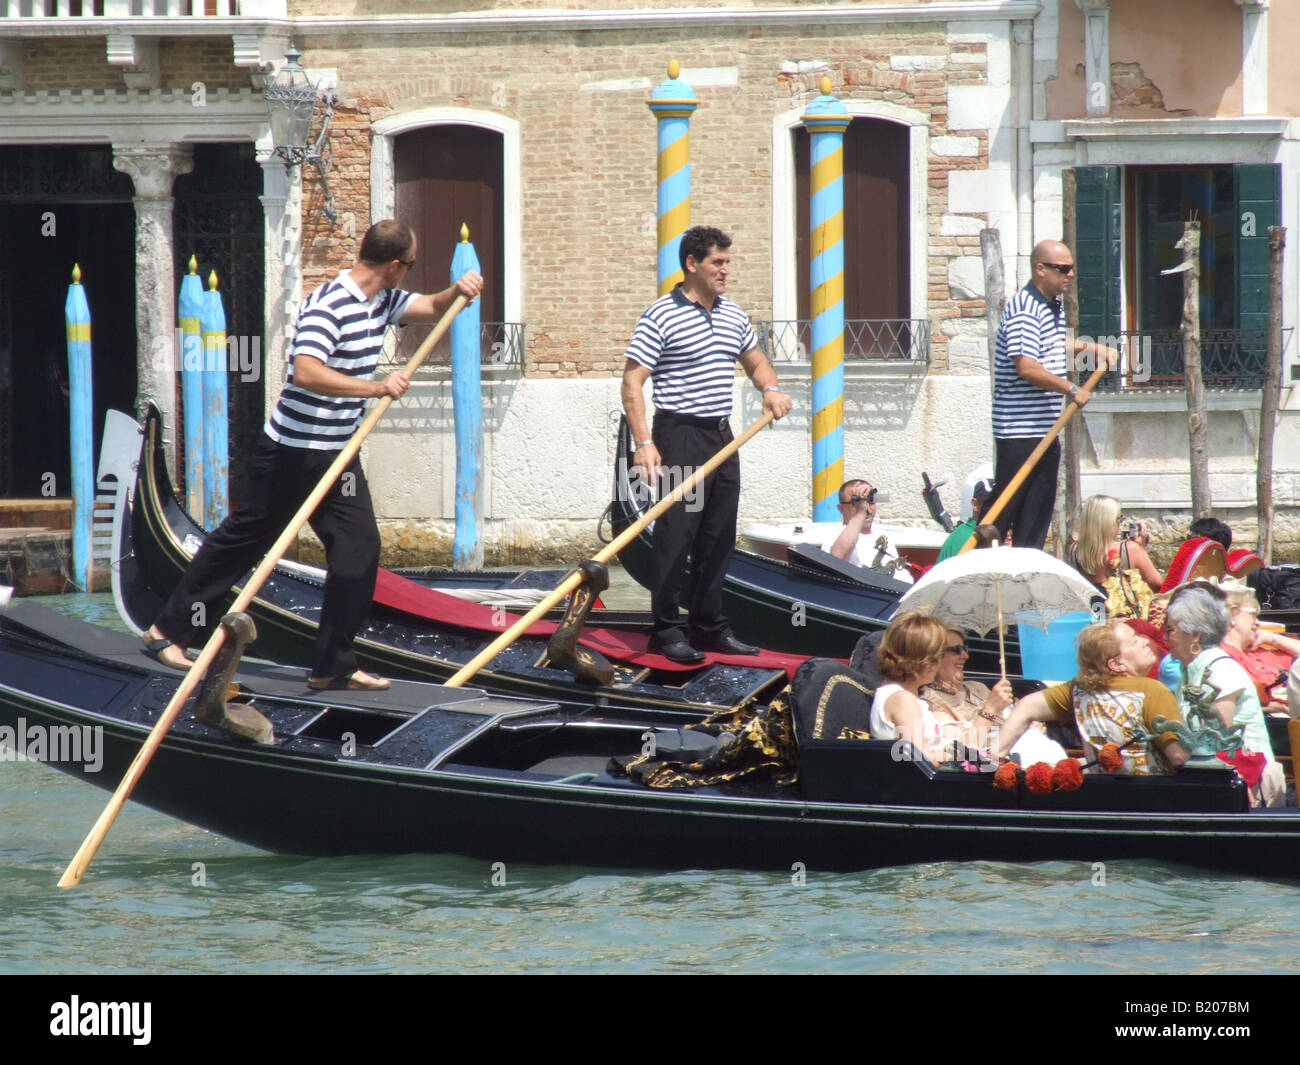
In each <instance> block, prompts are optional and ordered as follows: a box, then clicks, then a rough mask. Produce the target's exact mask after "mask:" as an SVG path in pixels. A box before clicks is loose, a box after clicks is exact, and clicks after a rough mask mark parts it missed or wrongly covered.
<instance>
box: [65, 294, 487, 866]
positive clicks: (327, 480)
mask: <svg viewBox="0 0 1300 1065" xmlns="http://www.w3.org/2000/svg"><path fill="white" fill-rule="evenodd" d="M467 302H468V300H467V299H466V298H465V297H464V296H463V295H458V296H457V297H456V298H455V299H454V300H453V301H452V304H451V306H450V307H448V308H447V311H446V313H445V314H443V316H442V318H440V319H439V320H438V324H437V325H436V326H434V327H433V332H431V333H430V334H429V335H428V337H426V338H425V341H424V343H423V344H421V345H420V346H419V348H417V349H416V352H415V354H414V355H412V356H411V359H410V361H409V362H408V363H407V364H406V367H405V369H404V370H403V372H404V373H406V374H408V375H409V374H413V373H414V372H415V371H416V370H417V369H419V367H420V365H421V364H422V363H423V362H424V360H425V359H426V358H428V356H429V352H430V351H432V350H433V348H434V345H435V344H437V343H438V341H439V340H441V339H442V337H443V334H445V333H446V332H447V330H448V329H449V328H450V326H451V320H452V319H453V318H455V317H456V315H457V314H458V313H459V312H460V309H461V308H462V307H464V306H465V304H466V303H467ZM392 403H393V397H392V396H389V395H384V396H381V397H380V398H379V400H378V402H376V403H375V405H374V406H373V407H371V409H370V413H369V414H367V415H366V417H365V420H364V421H362V423H361V425H360V426H358V428H357V431H356V432H355V433H353V434H352V439H351V440H349V441H348V442H347V445H346V446H345V447H344V448H343V450H342V451H340V452H339V455H338V458H336V459H335V460H334V462H333V464H332V465H331V466H330V468H329V469H328V470H326V471H325V475H324V476H323V477H321V479H320V481H319V482H318V483H317V485H316V487H315V488H314V489H312V493H311V495H309V496H308V497H307V501H306V502H305V503H303V505H302V506H301V507H299V508H298V513H297V514H295V515H294V516H293V520H292V521H291V522H289V525H288V526H287V527H286V528H285V530H284V532H283V533H281V534H280V538H279V539H278V540H276V542H275V543H274V544H273V545H272V546H271V550H270V551H269V552H268V553H267V555H266V558H264V559H263V560H262V564H261V565H260V566H258V567H257V569H256V570H254V571H253V576H252V577H251V578H249V581H248V583H247V584H246V585H244V590H243V591H242V592H240V593H239V595H238V596H237V597H236V599H235V601H234V603H232V604H231V607H230V610H231V612H232V613H233V612H235V611H240V610H244V609H246V608H247V606H248V604H249V603H251V602H252V601H253V596H255V595H256V594H257V593H258V590H259V589H260V588H261V587H262V584H263V583H264V582H265V581H266V578H267V577H269V576H270V575H271V571H272V570H273V569H275V564H276V563H277V562H279V561H280V557H281V556H282V555H283V554H284V553H285V552H286V551H287V550H288V549H289V547H290V545H291V544H292V543H293V541H294V539H295V538H296V537H297V535H298V532H299V531H300V530H301V529H302V527H303V525H305V524H306V523H307V519H308V518H310V517H311V515H312V511H314V510H315V509H316V507H317V506H318V505H319V504H320V501H321V500H322V499H324V498H325V494H326V493H327V492H328V491H329V490H330V488H331V487H332V486H333V484H334V482H335V481H336V480H337V479H338V477H339V474H341V473H342V472H343V470H344V468H345V467H346V466H347V464H348V463H349V462H351V461H352V459H353V457H354V456H355V455H356V453H357V452H358V451H359V450H360V449H361V443H362V441H364V440H365V438H366V437H367V436H368V435H369V433H370V430H371V429H373V428H374V427H375V425H376V424H377V423H378V421H379V419H380V418H382V417H383V416H384V413H385V412H386V411H387V410H388V408H389V407H390V406H392ZM225 638H226V634H225V630H224V628H222V627H221V626H220V625H218V626H217V629H216V631H215V632H214V633H213V634H212V636H211V637H210V638H209V639H208V642H207V643H206V644H205V645H204V647H203V650H202V652H201V653H200V654H199V657H198V659H197V660H196V661H195V662H194V664H193V665H192V666H190V669H189V672H188V673H186V674H185V677H184V679H183V680H182V681H181V683H180V687H178V688H177V689H176V694H175V695H173V696H172V699H171V702H169V703H168V704H167V706H166V708H165V709H164V710H163V712H162V716H161V717H159V718H158V723H157V724H156V725H154V727H153V731H152V732H150V733H149V736H148V738H147V739H146V740H145V741H144V746H142V747H141V748H140V751H139V753H138V754H137V755H136V756H135V760H134V761H133V762H132V763H131V767H130V768H129V769H128V770H127V771H126V775H125V776H124V777H123V778H122V783H120V784H119V785H118V786H117V790H116V791H115V792H113V797H112V798H111V799H109V800H108V805H107V806H106V807H104V812H103V813H102V814H100V815H99V820H98V821H96V822H95V824H94V827H92V828H91V830H90V833H89V835H87V836H86V838H85V840H84V841H83V842H82V844H81V848H80V850H78V851H77V853H76V854H75V855H74V856H73V858H72V861H71V862H69V863H68V867H67V869H65V870H64V871H63V876H62V877H61V878H60V879H59V887H61V888H68V887H75V886H76V885H78V884H80V883H81V878H82V877H84V876H85V875H86V870H87V869H88V868H89V867H90V863H91V861H93V860H94V857H95V852H96V851H98V850H99V847H100V844H102V843H103V842H104V837H105V836H107V835H108V830H109V829H110V828H112V827H113V822H114V821H115V820H117V815H118V814H119V813H120V812H121V810H122V807H123V806H124V805H125V804H126V800H127V799H128V798H130V796H131V792H132V791H133V790H134V788H135V786H136V784H137V782H138V781H139V779H140V777H141V776H142V775H143V774H144V771H145V768H146V767H147V766H148V765H149V761H150V759H152V758H153V755H154V752H155V751H156V750H157V749H158V745H159V744H161V743H162V741H163V737H164V736H165V735H166V734H167V730H168V729H169V728H171V727H172V722H174V721H175V720H176V718H177V716H178V715H179V714H180V712H181V708H182V707H183V706H184V705H185V701H186V700H187V699H188V698H189V697H190V695H191V694H192V693H193V691H194V689H195V688H197V687H198V685H199V681H200V680H201V679H202V678H203V674H204V673H205V672H206V671H207V668H208V666H209V664H210V663H211V662H212V660H213V659H215V658H216V657H217V652H218V651H220V650H221V645H222V643H224V642H225Z"/></svg>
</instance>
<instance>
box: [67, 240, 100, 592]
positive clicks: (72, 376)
mask: <svg viewBox="0 0 1300 1065" xmlns="http://www.w3.org/2000/svg"><path fill="white" fill-rule="evenodd" d="M63 317H64V321H65V322H66V323H67V327H68V395H69V404H68V407H69V415H70V418H69V420H70V421H71V436H72V583H73V584H75V585H76V586H77V587H78V588H80V589H82V590H83V591H87V592H88V591H90V589H91V579H92V572H91V566H92V562H91V537H92V535H93V523H94V515H95V435H94V428H95V426H94V421H95V402H94V399H95V397H94V389H93V386H92V384H91V357H90V306H89V304H87V303H86V290H85V289H84V288H82V287H81V267H80V266H79V265H77V264H73V267H72V284H71V285H69V286H68V299H67V302H66V303H64V305H63Z"/></svg>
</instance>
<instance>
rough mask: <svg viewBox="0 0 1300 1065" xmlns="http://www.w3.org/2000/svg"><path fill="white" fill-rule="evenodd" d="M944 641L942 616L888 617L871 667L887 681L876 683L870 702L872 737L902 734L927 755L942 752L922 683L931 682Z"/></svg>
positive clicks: (932, 756)
mask: <svg viewBox="0 0 1300 1065" xmlns="http://www.w3.org/2000/svg"><path fill="white" fill-rule="evenodd" d="M947 643H948V630H947V629H946V628H944V625H943V622H941V621H940V620H939V619H938V618H934V617H931V616H930V615H928V614H919V613H916V612H915V611H913V612H911V613H908V614H903V615H902V616H901V617H897V618H895V619H894V620H893V621H891V622H890V623H889V628H887V629H886V630H885V635H884V637H883V638H882V639H881V641H880V650H879V651H878V652H877V655H876V667H877V669H879V671H880V674H881V676H883V677H884V678H885V679H886V681H888V682H889V683H886V684H882V685H881V686H880V687H879V688H877V689H876V696H875V699H874V700H872V703H871V738H872V739H873V740H900V739H901V740H907V741H908V742H910V743H911V744H913V746H915V747H916V748H917V750H919V751H921V752H922V753H923V754H924V755H925V756H926V757H927V758H929V759H930V760H931V761H934V762H937V761H940V760H941V759H942V757H943V737H942V735H941V734H940V732H939V727H938V724H937V723H936V721H935V718H934V714H933V712H932V711H931V710H930V706H929V704H928V703H927V702H926V700H925V699H923V698H922V697H921V694H920V692H921V687H922V685H925V684H929V683H931V682H932V681H933V680H934V678H935V674H936V673H937V672H938V670H939V660H940V659H941V658H942V657H943V653H944V648H945V647H946V646H947Z"/></svg>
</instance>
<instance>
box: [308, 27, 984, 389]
mask: <svg viewBox="0 0 1300 1065" xmlns="http://www.w3.org/2000/svg"><path fill="white" fill-rule="evenodd" d="M615 6H630V5H627V4H621V5H615ZM432 45H433V46H432V47H431V42H430V41H429V40H422V39H418V38H414V37H379V36H376V37H375V38H374V39H371V40H367V39H366V38H365V37H364V36H361V37H359V38H358V37H352V36H349V37H348V38H347V39H346V40H334V41H331V40H327V39H322V38H316V39H314V40H313V41H311V42H310V47H309V48H308V50H307V51H306V52H305V53H304V57H303V64H304V65H305V66H308V67H313V68H320V69H327V68H334V69H336V70H337V71H338V74H339V82H340V98H341V106H340V108H339V110H338V113H337V116H336V118H335V123H334V125H333V126H332V127H331V129H332V138H333V144H334V157H335V167H336V169H335V172H334V173H332V174H331V175H330V179H329V180H330V187H331V189H332V190H333V191H334V195H335V198H336V202H337V206H338V208H339V210H340V212H344V211H351V212H353V214H354V215H355V218H356V225H357V235H358V236H359V235H360V233H361V232H362V231H363V229H364V226H365V224H368V222H369V208H370V188H369V176H370V159H369V154H368V151H369V137H368V129H369V126H370V124H371V123H373V122H375V121H378V120H380V119H383V118H387V117H390V116H392V115H395V114H400V113H403V112H408V111H414V110H418V109H421V108H427V107H435V106H439V107H447V106H457V105H459V106H465V107H470V108H475V109H481V110H492V111H497V112H500V113H502V114H505V115H508V116H509V117H511V118H513V119H515V120H517V121H518V122H519V124H520V130H521V153H522V190H523V235H522V249H521V254H522V258H523V262H522V266H523V279H524V280H523V284H524V288H525V298H524V316H525V319H526V322H527V325H528V351H527V361H528V373H529V374H530V375H542V376H557V377H575V376H601V375H608V374H611V373H617V372H621V369H622V364H623V350H624V347H625V345H626V342H627V339H628V336H629V335H630V333H631V330H632V327H633V325H634V323H635V321H636V318H637V316H638V314H639V313H640V312H641V310H642V309H643V308H644V306H645V305H646V304H647V303H648V302H649V301H650V300H652V299H653V298H654V295H655V226H654V212H655V186H656V175H655V151H656V147H655V123H654V119H653V117H652V116H651V114H650V112H649V110H648V109H647V107H646V105H645V100H646V98H647V96H648V95H649V90H648V89H647V88H644V87H641V88H621V89H602V88H600V87H599V83H603V82H616V81H625V80H626V79H632V78H642V79H647V80H648V83H649V86H650V87H653V86H654V85H655V84H657V83H658V82H660V81H662V80H663V79H664V78H665V77H666V74H665V68H666V64H667V61H668V59H670V58H674V57H675V58H677V59H678V60H679V61H680V62H681V64H682V66H683V68H686V72H687V75H688V76H689V72H690V70H691V69H699V68H718V67H732V66H734V67H735V68H737V72H738V84H736V85H734V86H721V87H719V86H707V87H700V88H697V89H696V95H697V96H698V98H699V100H700V106H699V109H698V110H697V111H696V113H695V115H694V117H693V118H692V120H691V164H692V204H691V216H692V220H693V221H694V222H701V223H702V222H708V223H711V224H716V225H721V226H722V227H723V228H725V229H726V230H728V231H729V232H730V233H731V235H732V237H733V239H734V241H735V244H734V247H733V262H734V266H735V269H734V272H733V275H732V280H731V283H730V284H729V290H730V292H731V295H732V296H733V297H734V298H735V299H737V300H738V301H739V302H740V303H741V305H742V306H744V307H745V308H746V309H747V310H748V311H749V312H750V314H751V315H752V316H753V317H756V318H766V317H770V315H771V306H772V291H771V275H772V269H771V267H772V264H771V251H770V234H771V228H772V204H771V195H772V192H771V188H772V158H771V154H772V152H771V139H772V132H771V129H772V121H773V118H774V116H776V115H778V114H780V113H782V112H785V111H788V110H790V109H791V108H792V107H801V106H804V105H806V104H807V102H808V101H809V100H811V98H812V96H813V95H815V86H816V76H807V75H797V76H792V75H790V74H788V73H782V64H783V63H786V64H789V63H790V62H792V61H793V62H797V61H800V60H808V59H816V60H821V61H824V62H825V63H826V64H828V66H829V68H830V70H829V73H830V75H831V77H832V80H833V83H834V91H835V92H836V93H837V94H838V95H840V96H841V97H842V98H845V99H872V100H881V101H887V102H889V103H893V104H898V105H900V106H904V107H908V108H912V109H915V110H918V111H921V112H922V113H923V114H925V115H928V116H929V118H930V135H931V139H932V142H933V141H935V140H936V139H940V138H947V137H950V136H952V135H954V134H953V133H952V131H950V130H949V129H948V126H947V122H948V89H949V87H950V86H955V85H979V84H982V83H983V82H984V80H985V77H986V69H987V65H986V59H985V47H984V45H983V44H980V43H954V44H952V45H950V44H949V43H948V41H947V38H946V32H945V28H944V27H943V26H942V25H937V26H936V25H933V24H917V25H913V26H906V25H902V26H900V25H897V24H895V25H890V26H882V27H866V28H862V29H860V30H853V31H851V32H847V31H845V30H843V29H841V28H828V29H816V28H809V29H805V30H803V31H802V32H801V33H799V35H798V36H797V37H794V36H791V35H789V34H786V33H784V32H782V33H776V32H774V31H772V30H770V29H759V28H744V27H741V28H737V29H734V30H728V29H727V28H725V27H710V28H709V29H708V30H707V31H704V32H699V31H696V32H692V33H687V32H684V31H675V30H672V29H665V30H656V31H646V30H638V31H628V32H626V33H620V32H600V33H585V32H584V33H576V32H556V33H552V34H546V35H542V34H513V35H512V34H501V35H497V34H494V35H492V36H491V37H490V38H487V39H483V40H472V39H466V38H460V37H451V36H437V37H434V38H432ZM899 56H908V57H912V56H921V57H925V59H924V60H923V61H921V62H918V63H914V64H910V66H912V67H915V69H895V67H897V66H900V65H901V66H903V67H905V68H907V67H909V64H908V63H903V64H899V63H897V62H895V59H896V57H899ZM810 90H811V91H810ZM955 135H956V136H959V137H960V138H962V140H963V143H964V144H967V145H971V146H973V147H968V148H964V149H962V150H963V151H973V153H974V154H938V153H936V152H932V153H931V157H930V159H929V164H928V165H929V168H928V175H927V183H928V192H929V199H928V217H929V253H930V254H929V264H928V277H929V288H928V297H929V305H930V318H931V322H932V323H933V325H934V329H933V337H934V346H933V361H934V368H935V369H936V370H938V371H940V372H942V371H944V370H945V369H946V367H947V359H946V342H947V337H946V336H945V335H944V333H943V332H942V330H941V329H940V328H939V326H940V323H942V322H943V321H945V320H946V319H950V318H960V317H975V318H979V317H982V316H983V313H984V309H983V301H982V300H965V299H958V298H955V297H954V294H953V291H952V290H951V289H950V286H949V280H948V260H949V258H950V257H955V256H971V255H974V256H978V255H979V238H978V229H976V230H975V232H974V233H973V234H969V233H967V234H962V235H955V236H947V235H941V233H940V229H941V226H940V223H941V220H942V218H943V216H944V215H945V214H946V213H947V211H948V174H949V172H950V171H953V170H968V169H984V168H986V167H987V165H988V144H987V140H988V137H987V134H986V133H985V132H983V131H970V130H963V131H959V132H958V133H957V134H955ZM940 146H941V147H942V146H943V141H942V140H941V141H940ZM305 176H306V180H307V186H306V211H305V214H304V251H305V255H304V271H303V284H304V291H309V290H310V289H311V288H312V287H314V286H315V285H316V284H319V283H320V281H321V280H323V279H324V278H325V277H327V276H329V274H330V273H332V272H333V271H334V270H336V269H339V268H341V267H344V266H346V265H348V264H349V262H350V261H351V258H352V256H353V254H354V252H355V248H356V239H355V238H341V237H340V236H339V234H338V232H337V230H336V231H335V233H333V234H331V233H330V232H329V229H328V227H327V226H326V225H325V224H324V223H323V221H322V220H321V219H320V218H319V215H318V208H319V205H320V202H321V201H320V194H319V188H318V182H316V179H315V177H314V175H313V174H312V173H311V172H310V171H308V172H307V174H306V175H305ZM980 224H983V221H980Z"/></svg>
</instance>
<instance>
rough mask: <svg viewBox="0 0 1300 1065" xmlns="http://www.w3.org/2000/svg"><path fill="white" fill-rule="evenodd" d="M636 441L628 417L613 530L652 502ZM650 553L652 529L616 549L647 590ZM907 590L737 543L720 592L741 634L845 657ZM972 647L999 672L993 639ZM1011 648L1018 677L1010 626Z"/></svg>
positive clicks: (802, 550)
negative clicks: (633, 452) (638, 468)
mask: <svg viewBox="0 0 1300 1065" xmlns="http://www.w3.org/2000/svg"><path fill="white" fill-rule="evenodd" d="M631 446H632V435H631V433H630V432H629V430H628V428H627V420H626V419H623V420H622V421H621V422H620V424H619V440H618V456H617V459H616V461H615V468H614V489H613V497H612V500H611V502H610V505H609V511H608V514H609V518H610V524H611V526H612V528H613V530H614V532H615V534H617V533H621V532H622V531H623V530H624V529H627V528H628V527H629V526H631V525H633V524H634V523H635V522H636V521H637V519H638V518H640V516H641V515H642V514H644V513H645V512H646V511H647V510H648V509H649V507H650V504H651V500H650V498H649V495H648V493H647V492H646V490H645V488H644V482H642V481H641V480H640V479H639V478H637V477H636V476H635V475H634V474H633V473H632V472H631V471H632V463H631V461H630V458H629V455H630V448H631ZM650 553H651V539H650V534H649V532H643V533H642V534H641V535H640V536H639V537H637V538H636V539H635V540H633V541H632V543H630V544H629V545H628V546H627V547H625V548H624V549H623V550H622V551H621V552H619V561H620V562H621V563H622V565H623V568H624V569H625V570H627V572H628V573H629V574H631V576H632V577H633V578H634V579H635V580H636V581H637V582H638V583H639V584H641V585H643V586H646V587H648V586H649V580H650ZM684 579H685V578H684ZM909 587H910V586H909V585H907V584H903V583H902V582H900V581H896V580H894V579H893V578H891V577H886V576H884V575H883V574H880V573H876V572H874V571H872V570H869V569H863V568H862V567H860V566H851V565H849V564H848V563H846V562H843V561H841V560H840V559H837V558H835V557H834V556H832V555H829V554H827V553H826V552H825V551H820V550H818V549H817V548H814V547H808V546H806V545H801V546H794V547H791V548H790V549H789V552H788V561H785V562H782V561H778V560H776V559H773V558H768V557H766V556H764V555H760V554H757V553H756V552H753V551H746V550H744V549H743V548H741V547H737V548H736V550H735V552H734V553H733V554H732V556H731V565H730V567H729V568H728V570H727V575H726V578H725V579H724V582H723V586H722V594H723V606H724V609H725V611H726V614H727V617H728V619H729V620H730V621H731V624H732V627H733V628H734V629H735V630H736V633H737V635H739V636H740V637H741V638H742V639H745V640H750V641H752V642H754V643H757V644H759V645H760V646H762V647H773V648H779V649H780V650H783V651H793V652H797V653H800V654H808V655H824V656H829V657H832V658H847V657H848V656H849V655H851V654H852V653H853V648H854V646H855V645H856V643H857V641H858V640H859V638H860V637H861V636H862V634H863V632H864V631H866V630H868V629H872V628H884V627H885V626H886V625H887V624H888V623H889V619H890V618H891V617H892V616H893V613H894V611H895V609H896V608H897V606H898V599H899V597H900V596H901V595H902V594H903V593H905V592H906V591H907V589H908V588H909ZM967 646H968V647H969V648H970V652H971V659H970V663H969V668H970V669H971V670H972V671H977V672H982V673H994V672H996V671H997V670H998V647H997V640H996V637H995V638H994V639H991V640H990V639H984V638H978V637H970V638H968V639H967ZM1006 651H1007V671H1008V673H1009V674H1011V675H1017V674H1019V673H1020V644H1019V642H1018V640H1017V639H1016V633H1015V630H1014V629H1012V630H1009V631H1008V634H1007V644H1006Z"/></svg>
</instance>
